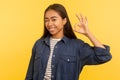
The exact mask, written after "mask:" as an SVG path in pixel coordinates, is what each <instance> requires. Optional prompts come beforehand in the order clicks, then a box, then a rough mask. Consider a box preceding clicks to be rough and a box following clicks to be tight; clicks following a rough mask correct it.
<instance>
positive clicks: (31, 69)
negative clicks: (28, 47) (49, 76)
mask: <svg viewBox="0 0 120 80" xmlns="http://www.w3.org/2000/svg"><path fill="white" fill-rule="evenodd" d="M35 52H36V51H35V45H34V46H33V49H32V55H31V58H30V62H29V66H28V70H27V74H26V77H25V80H33V72H34V58H35Z"/></svg>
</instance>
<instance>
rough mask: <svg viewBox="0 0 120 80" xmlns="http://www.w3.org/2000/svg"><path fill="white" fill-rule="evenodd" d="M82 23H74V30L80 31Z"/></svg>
mask: <svg viewBox="0 0 120 80" xmlns="http://www.w3.org/2000/svg"><path fill="white" fill-rule="evenodd" d="M80 25H81V24H77V23H76V24H75V25H74V31H75V32H79V29H80Z"/></svg>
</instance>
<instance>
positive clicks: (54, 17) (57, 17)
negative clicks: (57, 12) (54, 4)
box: [45, 16, 58, 19]
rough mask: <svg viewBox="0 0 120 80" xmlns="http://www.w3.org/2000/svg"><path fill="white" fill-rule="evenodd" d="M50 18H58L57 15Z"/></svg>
mask: <svg viewBox="0 0 120 80" xmlns="http://www.w3.org/2000/svg"><path fill="white" fill-rule="evenodd" d="M50 18H58V17H57V16H52V17H50ZM45 19H48V17H45Z"/></svg>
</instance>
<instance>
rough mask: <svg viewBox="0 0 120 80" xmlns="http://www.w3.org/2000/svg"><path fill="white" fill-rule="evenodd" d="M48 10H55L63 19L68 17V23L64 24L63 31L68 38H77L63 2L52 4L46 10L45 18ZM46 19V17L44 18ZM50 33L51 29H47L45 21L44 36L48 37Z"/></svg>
mask: <svg viewBox="0 0 120 80" xmlns="http://www.w3.org/2000/svg"><path fill="white" fill-rule="evenodd" d="M48 10H55V11H56V12H58V14H59V15H60V16H61V17H62V19H64V18H66V19H67V22H66V24H65V25H64V29H63V33H64V35H65V36H66V37H68V38H73V39H76V38H77V37H76V35H75V34H74V32H73V30H72V26H71V23H70V20H69V17H68V14H67V12H66V9H65V8H64V6H62V5H61V4H52V5H50V6H48V8H46V10H45V12H44V18H45V13H46V12H47V11H48ZM44 20H45V19H44ZM48 35H51V34H50V33H49V31H48V30H47V29H46V27H45V21H44V33H43V36H42V38H45V37H47V36H48Z"/></svg>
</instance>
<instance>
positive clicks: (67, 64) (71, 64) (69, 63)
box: [58, 55, 76, 74]
mask: <svg viewBox="0 0 120 80" xmlns="http://www.w3.org/2000/svg"><path fill="white" fill-rule="evenodd" d="M58 64H59V65H58V67H59V68H60V70H61V71H62V72H63V73H64V74H74V72H75V66H76V57H75V56H69V55H61V56H60V58H59V63H58Z"/></svg>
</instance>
